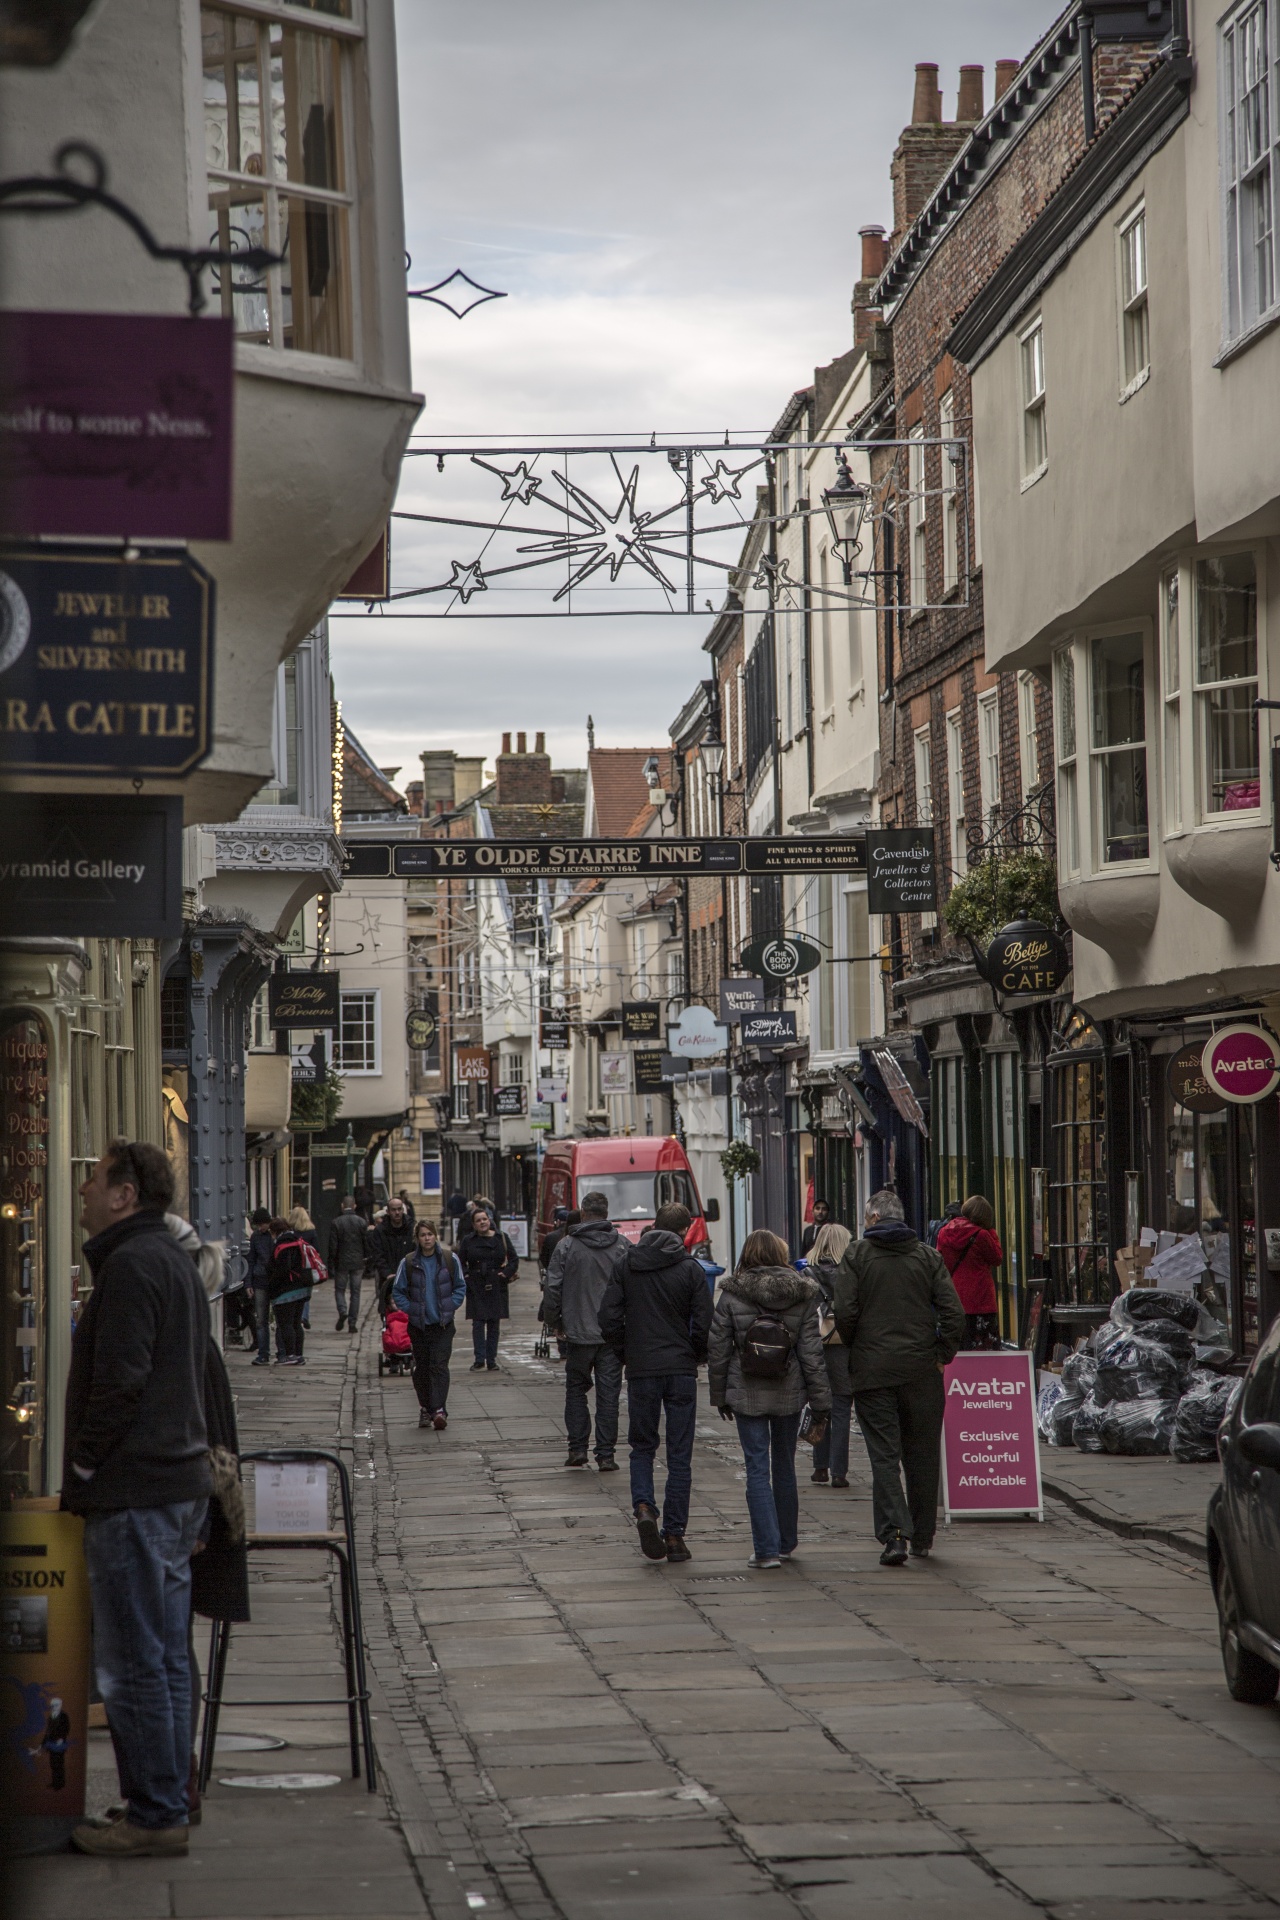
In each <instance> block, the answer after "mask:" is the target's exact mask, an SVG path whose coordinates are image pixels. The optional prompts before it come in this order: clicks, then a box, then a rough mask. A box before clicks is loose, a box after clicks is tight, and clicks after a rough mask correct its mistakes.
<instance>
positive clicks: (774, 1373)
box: [739, 1313, 795, 1380]
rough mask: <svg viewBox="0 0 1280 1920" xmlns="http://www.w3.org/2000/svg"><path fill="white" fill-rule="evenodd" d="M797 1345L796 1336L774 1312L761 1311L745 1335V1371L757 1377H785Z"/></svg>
mask: <svg viewBox="0 0 1280 1920" xmlns="http://www.w3.org/2000/svg"><path fill="white" fill-rule="evenodd" d="M794 1345H795V1338H794V1336H793V1335H792V1334H791V1333H789V1332H788V1331H787V1329H786V1327H785V1326H784V1325H783V1324H782V1322H781V1320H779V1319H777V1318H776V1317H775V1316H774V1315H773V1314H771V1313H761V1314H758V1315H757V1316H756V1318H755V1319H754V1320H753V1321H752V1322H751V1325H750V1326H749V1327H748V1328H747V1330H746V1332H745V1333H744V1334H743V1336H742V1346H741V1349H740V1352H739V1358H740V1359H741V1362H742V1371H743V1372H744V1373H745V1374H748V1375H749V1376H750V1378H751V1379H753V1380H781V1378H782V1376H783V1374H784V1373H785V1372H786V1370H787V1362H788V1361H789V1360H790V1358H791V1349H792V1348H793V1347H794Z"/></svg>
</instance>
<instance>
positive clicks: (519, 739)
mask: <svg viewBox="0 0 1280 1920" xmlns="http://www.w3.org/2000/svg"><path fill="white" fill-rule="evenodd" d="M528 751H529V749H528V745H527V735H525V734H523V733H518V734H517V735H516V752H517V753H527V752H528Z"/></svg>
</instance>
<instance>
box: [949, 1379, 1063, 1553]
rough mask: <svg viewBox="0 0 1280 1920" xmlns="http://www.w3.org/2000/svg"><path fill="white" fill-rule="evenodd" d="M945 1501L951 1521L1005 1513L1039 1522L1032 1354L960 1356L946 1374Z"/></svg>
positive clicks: (1040, 1495)
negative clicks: (1032, 1516) (1032, 1517)
mask: <svg viewBox="0 0 1280 1920" xmlns="http://www.w3.org/2000/svg"><path fill="white" fill-rule="evenodd" d="M943 1381H944V1383H945V1389H946V1410H945V1412H944V1414H943V1421H942V1488H943V1493H942V1499H943V1507H944V1510H945V1513H946V1519H947V1524H948V1526H949V1525H950V1524H951V1521H952V1518H953V1517H954V1516H955V1515H957V1514H960V1515H966V1516H968V1517H970V1518H974V1519H981V1518H986V1519H990V1518H991V1517H992V1516H993V1515H999V1514H1003V1513H1034V1514H1035V1515H1036V1517H1037V1518H1038V1519H1043V1518H1044V1495H1043V1493H1042V1492H1041V1488H1040V1447H1039V1438H1038V1435H1037V1433H1036V1376H1035V1367H1034V1364H1033V1360H1032V1356H1031V1354H1029V1353H1013V1352H1005V1351H1003V1350H997V1351H995V1352H993V1353H958V1354H957V1355H956V1357H955V1359H954V1360H953V1361H952V1362H951V1365H950V1366H949V1367H948V1368H947V1369H946V1372H945V1373H944V1374H943Z"/></svg>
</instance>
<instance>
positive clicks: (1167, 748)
mask: <svg viewBox="0 0 1280 1920" xmlns="http://www.w3.org/2000/svg"><path fill="white" fill-rule="evenodd" d="M1181 648H1182V633H1181V623H1180V620H1179V614H1178V569H1177V568H1176V567H1172V568H1170V570H1169V572H1168V573H1166V574H1165V576H1164V579H1163V580H1162V581H1161V582H1160V658H1161V662H1162V671H1163V675H1164V682H1163V685H1162V687H1161V692H1162V694H1163V695H1164V830H1165V832H1166V833H1177V832H1178V830H1179V829H1180V828H1181V826H1182V698H1181V690H1182V653H1181Z"/></svg>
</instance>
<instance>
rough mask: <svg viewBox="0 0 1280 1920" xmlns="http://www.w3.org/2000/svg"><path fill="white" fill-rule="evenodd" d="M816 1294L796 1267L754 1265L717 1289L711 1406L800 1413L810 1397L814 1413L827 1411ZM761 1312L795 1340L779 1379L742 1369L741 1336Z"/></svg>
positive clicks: (752, 1411) (710, 1345)
mask: <svg viewBox="0 0 1280 1920" xmlns="http://www.w3.org/2000/svg"><path fill="white" fill-rule="evenodd" d="M818 1298H819V1294H818V1288H817V1287H816V1286H815V1284H814V1282H813V1281H812V1280H808V1279H806V1278H805V1276H804V1275H803V1274H802V1273H797V1272H796V1270H795V1268H794V1267H752V1268H748V1269H747V1270H746V1271H745V1272H743V1271H739V1272H737V1273H733V1274H730V1276H729V1278H728V1279H727V1280H726V1281H725V1282H724V1283H723V1285H722V1286H721V1288H720V1298H719V1299H718V1300H717V1301H716V1311H715V1317H714V1319H713V1320H712V1322H711V1338H710V1341H709V1343H708V1359H709V1361H710V1379H709V1385H710V1388H711V1404H712V1406H713V1407H732V1408H733V1411H734V1412H735V1413H744V1414H753V1415H762V1414H763V1415H777V1414H785V1413H799V1412H800V1410H801V1408H802V1407H803V1406H804V1404H805V1402H806V1401H808V1403H809V1405H810V1406H811V1407H812V1408H813V1411H814V1412H815V1413H828V1412H830V1410H831V1383H830V1381H829V1380H828V1378H827V1364H826V1361H825V1359H824V1358H823V1353H822V1336H821V1334H820V1333H819V1331H818ZM762 1314H766V1315H768V1316H769V1317H770V1318H771V1319H775V1320H780V1321H781V1322H782V1324H783V1326H785V1327H786V1329H787V1331H788V1332H789V1333H790V1334H791V1336H792V1339H793V1341H794V1342H795V1344H794V1345H793V1347H792V1349H791V1352H790V1354H789V1355H788V1356H787V1370H786V1372H785V1373H784V1374H783V1375H782V1377H781V1379H778V1380H759V1379H756V1378H755V1377H754V1376H753V1375H751V1374H744V1373H743V1371H742V1360H741V1348H742V1342H743V1339H744V1337H745V1336H746V1334H747V1332H748V1330H749V1329H750V1327H751V1325H752V1323H753V1322H754V1321H756V1320H758V1319H759V1318H760V1316H761V1315H762Z"/></svg>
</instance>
